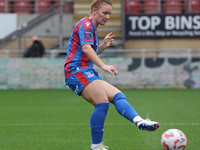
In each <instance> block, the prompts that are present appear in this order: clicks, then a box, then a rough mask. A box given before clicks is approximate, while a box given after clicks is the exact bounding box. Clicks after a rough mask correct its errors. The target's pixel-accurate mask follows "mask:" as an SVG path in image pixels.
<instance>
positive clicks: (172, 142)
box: [161, 129, 187, 150]
mask: <svg viewBox="0 0 200 150" xmlns="http://www.w3.org/2000/svg"><path fill="white" fill-rule="evenodd" d="M161 145H162V147H163V148H164V150H183V149H185V147H186V145H187V138H186V136H185V134H184V133H183V132H182V131H180V130H178V129H169V130H167V131H165V132H164V133H163V134H162V136H161Z"/></svg>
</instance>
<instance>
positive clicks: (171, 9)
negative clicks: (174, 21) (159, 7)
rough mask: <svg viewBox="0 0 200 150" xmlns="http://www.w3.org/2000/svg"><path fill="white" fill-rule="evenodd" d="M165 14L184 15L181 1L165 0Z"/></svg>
mask: <svg viewBox="0 0 200 150" xmlns="http://www.w3.org/2000/svg"><path fill="white" fill-rule="evenodd" d="M164 13H165V14H181V13H182V2H181V0H165V1H164Z"/></svg>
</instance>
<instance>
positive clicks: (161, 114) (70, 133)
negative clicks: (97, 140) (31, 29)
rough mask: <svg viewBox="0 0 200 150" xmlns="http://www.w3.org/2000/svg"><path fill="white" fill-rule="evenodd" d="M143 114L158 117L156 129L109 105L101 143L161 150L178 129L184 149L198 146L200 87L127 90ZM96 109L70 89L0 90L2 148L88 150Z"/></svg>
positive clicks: (113, 148)
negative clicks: (143, 126) (141, 126)
mask: <svg viewBox="0 0 200 150" xmlns="http://www.w3.org/2000/svg"><path fill="white" fill-rule="evenodd" d="M122 92H124V93H125V95H126V97H127V99H128V101H129V103H130V104H131V105H132V106H133V107H134V108H135V110H136V111H137V112H138V113H139V114H140V116H141V117H143V118H145V117H146V115H147V114H148V113H149V114H150V115H149V118H150V119H152V120H154V121H159V122H160V124H161V126H160V128H159V129H158V130H156V131H155V132H149V131H141V130H139V129H138V128H137V127H136V126H135V125H133V124H132V123H131V122H129V121H128V120H126V119H125V118H123V117H122V116H120V115H119V114H118V113H117V111H116V110H115V108H114V106H113V104H110V108H109V110H108V115H107V117H106V121H105V133H104V138H103V142H104V143H105V145H107V146H109V150H162V147H161V143H160V139H161V135H162V133H163V132H164V131H166V130H167V129H171V128H177V129H180V130H181V131H183V132H184V133H185V135H186V136H187V141H188V143H187V147H186V150H199V149H200V118H199V116H200V90H190V89H182V90H178V89H141V90H139V89H126V90H122ZM93 109H94V107H93V106H92V105H91V104H90V103H88V102H86V101H85V100H84V99H83V98H82V97H79V96H77V95H76V94H74V93H73V92H72V91H71V90H1V91H0V150H89V148H90V145H91V135H90V124H89V121H90V115H91V113H92V111H93Z"/></svg>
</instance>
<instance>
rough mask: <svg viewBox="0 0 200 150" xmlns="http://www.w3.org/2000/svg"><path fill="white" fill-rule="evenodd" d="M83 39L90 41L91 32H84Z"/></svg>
mask: <svg viewBox="0 0 200 150" xmlns="http://www.w3.org/2000/svg"><path fill="white" fill-rule="evenodd" d="M84 37H85V39H87V40H90V39H91V38H92V32H91V31H89V30H85V31H84Z"/></svg>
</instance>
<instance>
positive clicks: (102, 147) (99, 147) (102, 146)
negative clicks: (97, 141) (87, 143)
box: [90, 143, 109, 150]
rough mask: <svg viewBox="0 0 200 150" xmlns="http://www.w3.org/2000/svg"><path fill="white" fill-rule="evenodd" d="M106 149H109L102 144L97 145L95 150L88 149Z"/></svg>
mask: <svg viewBox="0 0 200 150" xmlns="http://www.w3.org/2000/svg"><path fill="white" fill-rule="evenodd" d="M108 148H109V147H108V146H104V145H103V143H102V145H99V146H97V147H95V148H92V147H90V150H108Z"/></svg>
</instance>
